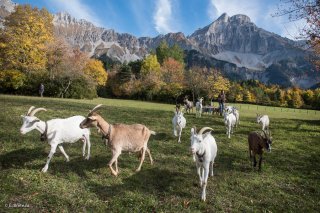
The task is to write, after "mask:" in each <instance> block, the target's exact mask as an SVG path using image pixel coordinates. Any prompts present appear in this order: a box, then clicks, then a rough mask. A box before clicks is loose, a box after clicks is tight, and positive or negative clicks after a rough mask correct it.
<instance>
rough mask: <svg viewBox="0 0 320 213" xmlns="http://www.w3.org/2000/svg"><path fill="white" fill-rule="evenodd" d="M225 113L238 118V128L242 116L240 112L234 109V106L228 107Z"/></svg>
mask: <svg viewBox="0 0 320 213" xmlns="http://www.w3.org/2000/svg"><path fill="white" fill-rule="evenodd" d="M225 111H226V112H228V113H231V112H232V113H233V114H234V116H235V117H236V126H238V125H239V124H240V114H239V110H238V109H237V108H236V107H234V106H227V107H226V108H225Z"/></svg>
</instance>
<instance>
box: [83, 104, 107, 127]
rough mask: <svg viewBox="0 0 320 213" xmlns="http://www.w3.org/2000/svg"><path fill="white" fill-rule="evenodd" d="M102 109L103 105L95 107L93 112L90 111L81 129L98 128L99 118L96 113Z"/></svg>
mask: <svg viewBox="0 0 320 213" xmlns="http://www.w3.org/2000/svg"><path fill="white" fill-rule="evenodd" d="M101 107H102V104H99V105H97V106H95V107H94V108H93V109H92V110H90V111H89V113H88V115H87V117H86V118H85V119H84V120H83V121H82V122H81V123H80V128H81V129H84V128H90V127H97V125H98V122H97V117H98V116H99V115H98V114H97V113H96V111H97V110H98V109H100V108H101Z"/></svg>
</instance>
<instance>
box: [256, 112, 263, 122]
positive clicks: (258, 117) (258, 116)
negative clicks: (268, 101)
mask: <svg viewBox="0 0 320 213" xmlns="http://www.w3.org/2000/svg"><path fill="white" fill-rule="evenodd" d="M261 117H262V115H260V114H258V113H257V123H260V119H261Z"/></svg>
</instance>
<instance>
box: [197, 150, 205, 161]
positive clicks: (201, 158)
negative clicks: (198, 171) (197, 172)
mask: <svg viewBox="0 0 320 213" xmlns="http://www.w3.org/2000/svg"><path fill="white" fill-rule="evenodd" d="M205 154H206V151H204V152H203V153H202V155H201V154H199V152H196V155H197V157H198V159H199V161H200V162H201V163H202V162H203V159H204V155H205Z"/></svg>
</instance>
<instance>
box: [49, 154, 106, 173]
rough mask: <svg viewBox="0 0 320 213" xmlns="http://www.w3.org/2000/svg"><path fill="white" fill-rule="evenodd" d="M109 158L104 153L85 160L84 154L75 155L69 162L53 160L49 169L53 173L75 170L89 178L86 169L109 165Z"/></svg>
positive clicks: (74, 171) (90, 169) (91, 169)
mask: <svg viewBox="0 0 320 213" xmlns="http://www.w3.org/2000/svg"><path fill="white" fill-rule="evenodd" d="M109 160H110V159H109V158H108V157H106V156H104V155H98V156H94V157H91V158H90V159H89V160H85V159H84V158H83V157H82V156H81V157H73V158H71V159H70V161H69V162H61V161H55V162H54V161H51V163H50V165H49V170H50V173H52V174H64V173H69V172H73V173H76V174H77V175H78V176H80V177H82V178H89V177H87V175H86V173H85V172H86V171H93V170H96V169H100V168H103V167H108V165H107V164H108V162H109ZM43 165H44V164H43Z"/></svg>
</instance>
